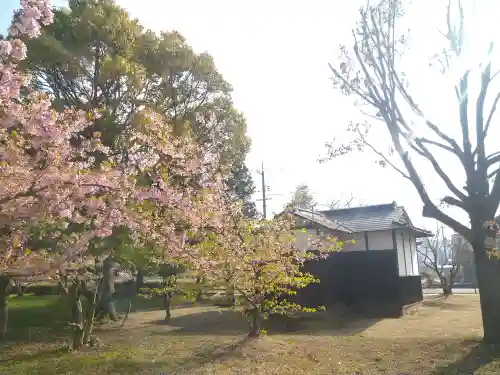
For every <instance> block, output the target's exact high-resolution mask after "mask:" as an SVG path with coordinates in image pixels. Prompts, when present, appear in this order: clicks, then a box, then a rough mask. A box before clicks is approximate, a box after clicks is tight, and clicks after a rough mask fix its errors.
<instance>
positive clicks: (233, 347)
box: [175, 336, 255, 372]
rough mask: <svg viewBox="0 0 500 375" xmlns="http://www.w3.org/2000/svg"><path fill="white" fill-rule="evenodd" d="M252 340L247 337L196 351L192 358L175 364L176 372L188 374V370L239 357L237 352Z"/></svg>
mask: <svg viewBox="0 0 500 375" xmlns="http://www.w3.org/2000/svg"><path fill="white" fill-rule="evenodd" d="M252 340H255V339H253V338H250V337H248V336H245V337H243V338H242V339H239V340H236V341H234V342H232V343H230V344H224V345H213V344H212V345H209V346H206V347H202V348H200V349H198V350H196V351H195V352H194V353H193V355H192V356H189V357H188V358H184V359H183V360H182V361H179V362H176V363H175V367H176V369H177V370H182V371H184V372H186V371H187V372H189V370H194V369H197V368H199V367H201V366H204V365H206V364H208V363H212V362H217V361H223V360H227V359H229V358H232V357H237V356H238V355H239V350H241V349H243V348H244V347H245V345H247V344H248V343H249V342H251V341H252Z"/></svg>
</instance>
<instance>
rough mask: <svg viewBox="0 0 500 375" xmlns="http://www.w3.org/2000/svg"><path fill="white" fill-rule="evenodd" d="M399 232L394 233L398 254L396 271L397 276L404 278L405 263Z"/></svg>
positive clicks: (401, 238)
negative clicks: (397, 272)
mask: <svg viewBox="0 0 500 375" xmlns="http://www.w3.org/2000/svg"><path fill="white" fill-rule="evenodd" d="M401 234H402V232H401V231H396V248H397V253H398V271H399V276H406V261H405V253H404V248H403V237H402V236H401Z"/></svg>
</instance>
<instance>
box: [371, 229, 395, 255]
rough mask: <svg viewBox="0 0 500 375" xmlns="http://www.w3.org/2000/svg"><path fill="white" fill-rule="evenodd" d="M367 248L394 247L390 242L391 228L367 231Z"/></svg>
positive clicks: (386, 248) (387, 248)
mask: <svg viewBox="0 0 500 375" xmlns="http://www.w3.org/2000/svg"><path fill="white" fill-rule="evenodd" d="M367 234H368V250H390V249H394V244H393V243H392V230H378V231H375V232H368V233H367Z"/></svg>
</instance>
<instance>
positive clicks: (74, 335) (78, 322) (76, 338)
mask: <svg viewBox="0 0 500 375" xmlns="http://www.w3.org/2000/svg"><path fill="white" fill-rule="evenodd" d="M79 287H80V282H79V281H76V282H75V283H74V284H73V285H71V286H70V288H69V292H68V296H69V299H70V303H71V321H70V326H71V347H70V348H71V350H73V351H78V350H80V349H81V347H82V345H83V326H84V318H83V308H82V301H81V299H80V290H79Z"/></svg>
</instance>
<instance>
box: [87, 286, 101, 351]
mask: <svg viewBox="0 0 500 375" xmlns="http://www.w3.org/2000/svg"><path fill="white" fill-rule="evenodd" d="M98 290H99V283H96V286H95V290H94V292H93V293H91V296H89V297H91V298H89V306H88V309H87V314H86V316H85V325H84V328H83V343H84V344H88V342H89V341H90V335H91V334H92V329H93V328H94V316H95V312H96V308H97V294H98Z"/></svg>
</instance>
